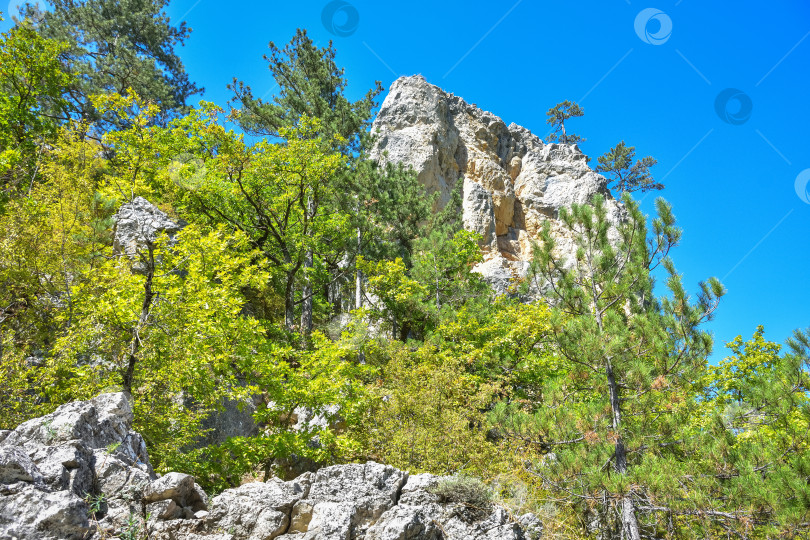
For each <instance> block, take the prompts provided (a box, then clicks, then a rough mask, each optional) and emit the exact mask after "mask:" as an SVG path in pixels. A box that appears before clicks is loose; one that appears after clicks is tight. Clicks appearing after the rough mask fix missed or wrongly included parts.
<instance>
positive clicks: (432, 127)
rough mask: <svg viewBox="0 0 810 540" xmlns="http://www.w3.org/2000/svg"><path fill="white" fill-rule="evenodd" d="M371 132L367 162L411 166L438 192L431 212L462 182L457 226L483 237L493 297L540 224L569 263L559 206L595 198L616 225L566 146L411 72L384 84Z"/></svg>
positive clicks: (517, 270) (577, 154) (611, 203)
mask: <svg viewBox="0 0 810 540" xmlns="http://www.w3.org/2000/svg"><path fill="white" fill-rule="evenodd" d="M372 131H373V132H375V133H376V134H377V136H378V139H377V142H376V145H375V147H374V149H373V151H372V157H373V158H374V159H377V160H378V161H380V162H386V161H391V162H394V163H403V164H404V165H406V166H412V167H413V169H414V170H415V171H416V172H417V173H418V177H419V180H420V181H421V182H422V184H423V185H424V186H425V187H426V188H427V190H428V192H430V193H437V192H438V193H439V199H438V204H439V207H443V206H444V205H445V204H446V203H447V202H448V200H449V199H450V194H451V193H452V191H453V189H454V187H455V185H456V182H457V181H461V182H463V223H464V227H465V228H466V229H468V230H472V231H476V232H478V233H479V234H481V236H482V238H483V239H482V242H481V244H482V248H483V250H484V262H483V263H482V264H481V265H479V267H478V268H477V270H478V271H479V272H481V273H482V274H483V275H484V276H485V277H486V278H487V280H488V281H489V282H490V283H491V284H492V285H493V286H494V287H495V289H496V290H498V291H500V292H503V291H504V290H505V289H506V287H507V286H508V284H509V282H510V280H511V279H512V278H514V277H517V276H522V275H525V272H526V269H527V267H528V261H530V260H531V257H532V249H531V243H532V241H533V240H536V239H537V238H538V232H539V230H540V229H541V228H542V226H543V223H544V222H545V221H550V222H551V226H552V230H553V231H554V232H555V233H556V235H557V240H558V242H559V249H560V254H561V255H563V256H565V257H567V258H569V259H570V258H572V257H573V256H574V252H575V250H574V248H573V244H572V242H571V239H570V238H567V237H566V236H565V235H564V234H563V232H562V231H561V228H560V226H559V222H558V221H557V217H558V213H559V210H560V208H563V207H566V206H570V205H571V204H572V203H584V202H587V201H588V200H590V199H591V197H592V196H593V195H594V194H596V193H602V194H603V195H605V197H606V198H608V199H609V200H608V204H607V208H608V212H609V216H610V217H611V219H612V220H613V221H614V222H618V221H619V220H620V219H622V215H623V208H622V206H621V205H620V204H619V203H617V202H616V201H615V200H613V199H612V197H611V196H610V193H609V191H608V189H607V182H606V180H605V178H604V177H602V176H601V175H599V174H597V173H595V172H594V171H593V170H591V169H590V167H589V166H588V163H587V157H586V156H585V154H583V153H582V152H581V151H580V150H579V148H578V147H577V146H576V145H575V144H556V143H552V144H544V143H543V141H541V140H540V138H538V137H537V136H536V135H533V134H532V133H531V132H530V131H529V130H528V129H526V128H523V127H521V126H518V125H517V124H514V123H513V124H510V125H509V126H507V125H506V124H505V123H504V121H503V120H501V119H500V118H498V117H497V116H495V115H494V114H492V113H489V112H486V111H482V110H481V109H479V108H478V107H476V106H475V105H470V104H469V103H467V102H465V101H464V100H463V99H461V98H460V97H458V96H454V95H453V94H449V93H447V92H445V91H444V90H442V89H441V88H439V87H437V86H434V85H432V84H429V83H428V82H427V81H426V80H425V79H424V78H423V77H422V76H421V75H415V76H412V77H401V78H399V79H397V80H396V81H395V82H394V84H392V85H391V89H390V91H389V93H388V96H387V97H386V98H385V101H384V102H383V104H382V107H381V108H380V112H379V114H378V115H377V118H376V120H375V121H374V124H373V126H372Z"/></svg>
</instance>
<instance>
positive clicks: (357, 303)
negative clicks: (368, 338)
mask: <svg viewBox="0 0 810 540" xmlns="http://www.w3.org/2000/svg"><path fill="white" fill-rule="evenodd" d="M362 247H363V231H361V230H360V227H357V256H358V257H359V256H360V251H361V249H362ZM361 307H363V273H362V272H361V271H360V269H359V268H357V265H356V264H355V270H354V308H355V309H360V308H361ZM361 347H362V346H361ZM357 361H358V362H360V363H361V364H365V363H366V354H365V353H364V352H363V350H362V349H360V351H359V352H358V353H357Z"/></svg>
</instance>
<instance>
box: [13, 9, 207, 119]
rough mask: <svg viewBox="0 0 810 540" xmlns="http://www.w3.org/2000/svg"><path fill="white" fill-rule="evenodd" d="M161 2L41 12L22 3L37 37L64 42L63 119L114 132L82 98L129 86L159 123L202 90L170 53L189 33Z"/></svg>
mask: <svg viewBox="0 0 810 540" xmlns="http://www.w3.org/2000/svg"><path fill="white" fill-rule="evenodd" d="M168 3H169V1H168V0H135V1H133V2H119V1H118V0H53V1H51V2H49V5H50V6H51V9H49V10H47V11H39V10H38V9H37V8H36V7H33V6H30V5H29V6H28V8H27V9H26V12H25V14H26V16H27V17H28V18H29V20H30V21H32V22H33V24H34V25H35V27H36V29H37V31H38V32H39V33H40V34H41V35H42V36H44V37H46V38H48V39H52V40H54V41H57V42H62V43H65V44H67V48H66V50H64V51H62V52H61V53H60V55H59V59H60V61H61V62H62V65H63V67H64V70H65V71H66V72H68V73H69V74H71V76H72V77H73V80H74V83H73V84H71V85H69V86H66V87H65V88H64V89H63V97H64V99H66V100H67V101H68V102H69V103H70V105H71V108H70V111H69V112H70V117H72V118H80V119H82V120H84V121H91V122H96V123H97V125H96V127H97V128H101V129H102V130H107V129H109V128H111V127H114V126H115V123H114V118H113V117H104V116H102V115H101V114H100V113H99V112H98V111H97V110H96V108H95V107H94V106H93V104H92V102H91V100H90V96H92V95H94V94H104V93H118V94H122V95H123V94H126V93H127V92H128V91H129V89H132V90H134V91H135V92H136V93H137V94H138V95H139V96H141V97H142V98H143V99H144V100H146V101H148V102H150V103H153V104H155V105H157V106H158V107H159V108H160V110H161V111H162V112H161V115H160V116H158V117H157V118H156V120H157V121H158V122H160V123H165V122H166V121H168V120H169V119H171V118H172V117H174V116H176V115H177V114H178V113H182V112H183V111H184V110H185V109H186V105H187V103H186V101H187V100H188V99H189V98H190V97H191V96H193V95H195V94H199V93H201V92H202V89H200V88H198V87H197V86H196V85H195V84H194V83H193V82H192V81H190V80H189V77H188V74H187V73H186V71H185V68H184V66H183V62H182V60H181V59H180V57H179V56H178V55H177V53H176V52H175V48H176V47H177V46H181V45H183V42H184V41H185V40H186V38H188V35H189V33H190V31H191V30H190V29H189V28H188V27H187V26H186V23H185V22H181V23H180V24H179V25H174V24H172V22H171V21H170V20H169V17H168V15H167V14H166V12H165V7H166V6H167V5H168ZM51 113H52V114H54V115H59V113H60V111H57V110H53V111H51ZM63 119H64V118H63Z"/></svg>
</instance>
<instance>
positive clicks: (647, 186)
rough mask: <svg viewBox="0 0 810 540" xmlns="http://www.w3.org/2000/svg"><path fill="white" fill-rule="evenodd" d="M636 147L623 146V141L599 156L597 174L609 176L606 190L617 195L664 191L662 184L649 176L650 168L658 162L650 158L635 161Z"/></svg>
mask: <svg viewBox="0 0 810 540" xmlns="http://www.w3.org/2000/svg"><path fill="white" fill-rule="evenodd" d="M635 157H636V147H635V146H625V144H624V141H622V142H620V143H619V144H617V145H616V146H614V147H613V148H611V149H610V151H609V152H605V154H604V155H602V156H599V158H597V160H598V161H599V165H597V167H596V171H597V172H601V173H606V174H607V175H608V176H609V179H608V189H613V190H615V191H616V192H618V193H624V192H625V191H627V192H630V191H641V192H642V193H643V192H646V191H651V190H654V189H664V184H659V183H656V182H655V180H653V177H652V174H650V167H652V166H654V165H655V164H656V163H658V161H656V160H655V158H653V157H651V156H647V157H645V158H642V159H639V160H636V162H635V163H633V160H634V159H635Z"/></svg>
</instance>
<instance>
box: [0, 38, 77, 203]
mask: <svg viewBox="0 0 810 540" xmlns="http://www.w3.org/2000/svg"><path fill="white" fill-rule="evenodd" d="M64 50H65V45H64V44H62V43H58V42H56V41H51V40H48V39H44V38H43V37H42V36H40V35H39V34H37V33H36V32H35V31H34V30H33V29H32V28H31V26H30V25H29V24H27V23H25V24H19V25H17V26H14V27H13V28H11V30H9V31H8V32H6V33H4V34H2V35H0V210H2V208H3V205H4V204H3V203H4V202H5V199H6V198H7V197H8V196H10V195H16V194H19V192H20V191H23V190H25V189H30V186H32V185H33V184H34V182H35V180H36V177H37V165H38V164H39V163H40V162H41V159H42V153H43V151H44V145H45V144H48V143H52V142H53V141H54V140H55V139H56V135H57V133H58V124H57V122H56V121H55V120H54V119H53V118H52V114H53V113H54V111H57V112H58V111H62V110H64V109H65V107H66V102H65V100H64V99H63V98H62V91H63V88H64V87H65V86H67V85H68V84H70V83H71V81H72V80H73V78H72V77H71V76H70V75H68V74H67V73H65V72H64V71H62V67H61V65H60V63H59V61H58V56H59V54H61V53H62V51H64Z"/></svg>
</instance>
